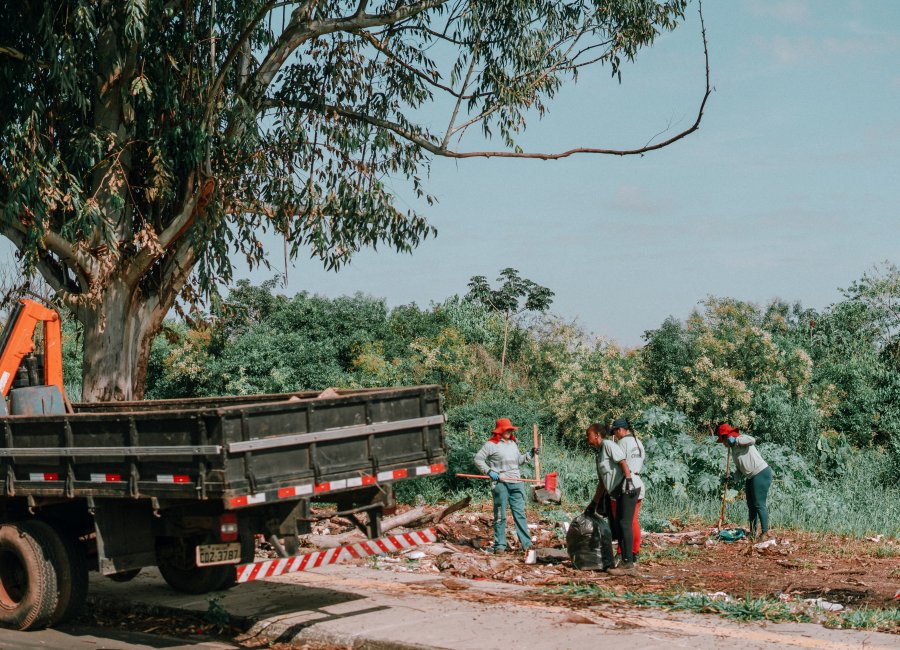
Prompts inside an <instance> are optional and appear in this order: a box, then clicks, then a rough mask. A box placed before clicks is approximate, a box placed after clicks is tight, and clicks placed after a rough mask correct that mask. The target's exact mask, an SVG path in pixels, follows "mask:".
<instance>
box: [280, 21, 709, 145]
mask: <svg viewBox="0 0 900 650" xmlns="http://www.w3.org/2000/svg"><path fill="white" fill-rule="evenodd" d="M700 25H701V35H702V38H703V57H704V63H705V72H706V87H705V91H704V93H703V99H702V100H701V102H700V106H699V108H698V110H697V117H696V119H695V120H694V123H693V124H692V125H691V126H690V127H688V128H687V129H685V130H683V131H680V132H679V133H676V134H675V135H673V136H672V137H670V138H668V139H666V140H663V141H662V142H657V143H655V144H645V145H644V146H642V147H639V148H635V149H605V148H599V147H576V148H573V149H567V150H565V151H560V152H555V153H540V152H520V151H455V150H453V149H450V148H448V147H446V146H442V145H441V144H438V143H436V142H434V141H432V140H429V139H428V138H426V137H424V136H422V135H419V134H417V133H414V132H413V131H411V130H409V129H408V128H406V127H404V126H403V125H402V124H400V123H398V122H394V121H391V120H386V119H383V118H379V117H375V116H372V115H366V114H364V113H360V112H358V111H355V110H352V109H349V108H343V107H341V106H334V105H329V104H313V103H310V102H298V103H297V104H296V106H297V107H298V108H303V109H307V110H310V111H314V112H319V113H325V114H327V113H333V114H335V115H340V116H342V117H346V118H349V119H351V120H355V121H358V122H362V123H365V124H371V125H373V126H377V127H379V128H382V129H386V130H388V131H391V132H393V133H395V134H396V135H398V136H400V137H401V138H403V139H405V140H407V141H409V142H411V143H413V144H416V145H418V146H419V147H421V148H422V149H424V150H426V151H428V152H430V153H432V154H434V155H435V156H442V157H445V158H526V159H535V160H559V159H561V158H568V157H569V156H573V155H575V154H604V155H611V156H635V155H643V154H645V153H648V152H650V151H656V150H658V149H663V148H665V147H667V146H669V145H670V144H672V143H674V142H677V141H678V140H681V139H683V138H685V137H687V136H688V135H690V134H691V133H693V132H694V131H696V130H698V129H699V128H700V122H701V121H702V119H703V113H704V111H705V109H706V102H707V101H708V100H709V97H710V95H711V94H712V88H711V86H710V75H709V44H708V41H707V37H706V25H705V23H704V21H703V7H702V5H701V7H700ZM270 106H274V105H273V104H270Z"/></svg>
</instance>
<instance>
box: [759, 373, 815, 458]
mask: <svg viewBox="0 0 900 650" xmlns="http://www.w3.org/2000/svg"><path fill="white" fill-rule="evenodd" d="M753 411H754V413H755V414H756V417H755V418H754V420H753V426H752V429H751V433H752V435H753V436H755V437H756V438H757V440H759V441H763V442H776V443H779V444H782V445H787V446H790V447H792V448H794V449H796V450H797V451H799V452H800V453H801V454H803V455H805V456H807V457H808V458H810V459H812V458H815V449H816V443H817V442H818V439H819V431H821V426H822V418H821V415H820V413H819V409H818V407H817V406H816V403H815V402H814V401H813V400H811V399H810V398H808V397H806V396H802V395H801V396H797V397H795V396H792V395H791V393H790V391H788V390H787V388H785V387H784V386H780V385H777V384H776V385H772V386H765V387H764V388H762V389H761V390H758V391H756V392H755V393H754V395H753Z"/></svg>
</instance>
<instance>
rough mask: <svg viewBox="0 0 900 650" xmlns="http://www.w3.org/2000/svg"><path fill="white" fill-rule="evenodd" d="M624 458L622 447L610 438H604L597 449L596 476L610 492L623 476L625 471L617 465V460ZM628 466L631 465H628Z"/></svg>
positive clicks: (617, 485) (616, 486)
mask: <svg viewBox="0 0 900 650" xmlns="http://www.w3.org/2000/svg"><path fill="white" fill-rule="evenodd" d="M623 460H625V453H624V452H623V451H622V448H621V447H619V445H617V444H616V443H615V441H613V440H610V439H608V438H607V439H604V440H603V444H601V445H600V447H599V448H598V449H597V478H599V479H600V480H601V481H602V482H603V486H604V487H605V488H606V491H607V492H609V493H610V494H612V493H613V492H614V491H615V490H616V488H618V487H619V483H621V482H622V479H623V478H625V473H624V472H623V471H622V468H621V467H620V466H619V462H620V461H623ZM629 467H631V466H630V465H629Z"/></svg>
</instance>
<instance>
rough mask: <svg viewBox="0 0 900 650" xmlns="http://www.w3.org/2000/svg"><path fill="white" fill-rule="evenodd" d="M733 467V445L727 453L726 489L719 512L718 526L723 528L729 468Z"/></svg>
mask: <svg viewBox="0 0 900 650" xmlns="http://www.w3.org/2000/svg"><path fill="white" fill-rule="evenodd" d="M730 469H731V447H728V453H727V454H726V455H725V489H724V490H722V512H720V513H719V522H718V523H717V524H716V528H719V529H721V528H722V524H723V523H725V501H726V500H727V499H728V474H729V473H730V472H729V471H728V470H730Z"/></svg>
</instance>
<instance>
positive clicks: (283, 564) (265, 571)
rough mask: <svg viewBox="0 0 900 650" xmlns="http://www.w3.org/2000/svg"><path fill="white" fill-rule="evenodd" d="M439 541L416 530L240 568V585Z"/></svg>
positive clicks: (432, 533) (429, 533) (426, 531)
mask: <svg viewBox="0 0 900 650" xmlns="http://www.w3.org/2000/svg"><path fill="white" fill-rule="evenodd" d="M435 541H437V532H436V531H435V529H434V528H425V529H424V530H416V531H413V532H411V533H402V534H400V535H391V536H389V537H379V538H378V539H370V540H368V541H365V542H359V543H358V544H349V545H347V546H339V547H337V548H330V549H328V550H327V551H316V552H315V553H306V554H305V555H295V556H293V557H284V558H279V559H277V560H266V561H265V562H253V563H252V564H241V565H239V566H238V567H237V568H236V569H237V581H238V582H251V581H253V580H262V579H263V578H271V577H272V576H280V575H284V574H286V573H296V572H298V571H306V570H307V569H315V568H318V567H321V566H325V565H328V564H337V563H338V562H343V561H346V560H356V559H359V558H361V557H366V556H368V555H386V554H388V553H396V552H397V551H402V550H404V549H407V548H412V547H413V546H418V545H419V544H430V543H432V542H435Z"/></svg>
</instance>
